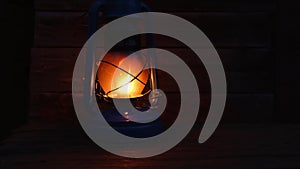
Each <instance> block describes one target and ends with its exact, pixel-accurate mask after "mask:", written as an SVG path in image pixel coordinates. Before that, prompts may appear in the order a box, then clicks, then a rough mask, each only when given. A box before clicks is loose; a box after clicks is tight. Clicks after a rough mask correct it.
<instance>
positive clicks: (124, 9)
mask: <svg viewBox="0 0 300 169" xmlns="http://www.w3.org/2000/svg"><path fill="white" fill-rule="evenodd" d="M149 10H150V9H149V7H148V6H146V5H145V4H144V3H142V2H141V1H139V0H96V1H94V2H93V4H92V5H91V7H90V10H89V25H88V28H89V30H88V36H89V37H91V36H92V35H93V33H95V32H96V31H97V29H98V28H99V27H100V26H99V25H100V24H99V23H102V24H106V23H108V22H111V21H113V20H115V19H117V18H119V17H122V16H125V15H130V14H134V13H139V12H147V11H149ZM100 12H102V16H100V17H99V13H100ZM100 18H102V19H100ZM132 19H133V20H135V21H136V22H134V23H136V25H131V26H129V27H128V26H125V27H124V28H121V29H141V27H140V25H139V24H140V23H141V22H140V18H132ZM100 21H101V22H100ZM104 36H105V35H104ZM144 37H145V38H144V41H146V42H144V41H143V35H135V36H131V37H129V38H126V39H124V40H122V41H120V42H119V43H117V44H116V45H115V46H114V47H113V48H111V49H110V50H109V52H108V53H106V54H105V56H103V57H102V59H101V60H94V61H95V62H96V63H95V64H96V65H97V66H98V70H97V71H96V72H95V74H94V75H93V76H94V77H95V78H92V81H93V82H92V84H93V85H92V86H93V88H94V92H95V96H96V100H97V103H98V107H99V109H100V110H101V113H102V115H103V116H104V117H105V119H106V121H107V122H108V123H109V124H110V125H111V126H112V127H113V128H114V129H115V130H117V131H119V132H121V133H122V134H125V135H128V136H131V137H151V136H154V135H157V134H159V133H160V132H162V130H163V128H162V124H161V121H160V119H159V118H158V119H156V120H154V121H152V122H150V123H137V122H133V121H131V120H130V118H127V117H129V116H131V110H130V109H128V110H125V111H124V112H119V111H118V110H117V109H116V107H115V106H114V102H113V100H115V99H117V100H118V101H121V102H122V100H123V99H130V101H131V103H132V105H133V107H134V108H135V109H137V110H138V111H141V112H147V110H149V109H151V108H153V105H155V104H154V102H157V100H158V98H159V94H157V95H153V92H151V91H153V90H154V89H157V88H158V86H157V85H158V83H157V73H156V70H155V69H154V64H155V63H154V62H153V57H154V56H149V55H147V54H145V55H142V54H134V52H136V51H138V50H140V49H142V44H143V43H145V47H147V48H149V47H150V48H152V47H154V38H153V35H152V34H146V35H144ZM104 44H105V37H104ZM104 47H105V45H104ZM128 56H130V57H128ZM90 60H91V59H90V58H87V61H90ZM144 68H147V69H144ZM87 69H90V68H89V67H87ZM150 93H151V94H152V95H151V96H149V94H150ZM149 98H150V99H149ZM151 98H152V99H151ZM150 102H152V103H150Z"/></svg>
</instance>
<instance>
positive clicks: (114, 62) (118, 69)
mask: <svg viewBox="0 0 300 169" xmlns="http://www.w3.org/2000/svg"><path fill="white" fill-rule="evenodd" d="M145 63H146V58H145V57H142V56H130V57H127V55H125V54H122V53H120V52H110V53H108V54H106V55H105V56H104V58H103V60H102V62H101V63H100V65H99V69H98V73H97V78H98V80H99V83H100V85H101V87H102V89H103V91H104V92H105V93H106V94H107V97H111V98H136V97H140V96H142V92H143V89H144V88H145V84H146V83H147V80H148V75H149V72H148V71H147V70H144V71H142V70H143V67H144V66H145Z"/></svg>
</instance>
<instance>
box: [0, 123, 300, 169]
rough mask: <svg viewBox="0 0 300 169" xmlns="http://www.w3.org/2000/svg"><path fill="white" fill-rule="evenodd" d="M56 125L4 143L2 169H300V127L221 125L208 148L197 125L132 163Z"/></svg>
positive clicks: (22, 132)
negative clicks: (154, 153)
mask: <svg viewBox="0 0 300 169" xmlns="http://www.w3.org/2000/svg"><path fill="white" fill-rule="evenodd" d="M56 124H57V123H56ZM56 124H55V122H52V123H45V122H42V121H41V122H40V124H33V123H31V125H28V126H24V127H23V128H20V129H19V130H17V131H15V132H14V133H13V135H12V136H11V137H10V138H8V139H6V140H4V141H2V142H1V144H2V146H1V147H0V168H1V169H25V168H28V169H35V168H36V169H40V168H45V169H57V168H59V169H70V168H72V169H77V168H78V169H83V168H84V169H90V168H101V169H104V168H107V169H121V168H122V169H124V168H128V169H132V168H137V169H148V168H149V169H150V168H151V169H161V168H168V169H177V168H178V169H182V168H186V169H200V168H212V169H215V168H220V169H228V168H232V169H282V168H285V169H296V168H300V163H299V160H300V154H299V152H300V146H299V142H300V137H299V136H300V126H299V125H288V124H282V125H272V124H264V125H262V124H261V125H258V124H256V125H255V124H239V125H224V124H222V123H221V124H220V126H219V127H218V129H217V130H216V132H215V133H214V135H213V136H212V137H211V138H210V139H209V140H208V141H207V142H205V143H204V144H198V143H197V137H198V136H199V132H200V130H199V129H200V128H199V127H198V126H197V125H196V126H195V127H194V128H193V130H192V131H191V132H190V134H189V135H188V136H187V137H186V138H185V139H184V140H183V142H181V143H180V144H178V145H177V146H175V147H174V148H173V149H172V150H170V151H168V152H166V153H164V154H161V155H158V156H155V157H151V158H145V159H130V158H123V157H119V156H116V155H113V154H110V153H108V152H106V151H105V150H103V149H102V148H100V147H98V146H97V145H96V144H94V143H93V142H92V141H91V140H90V139H89V138H88V137H87V136H86V135H85V133H84V132H83V131H82V129H81V128H80V127H79V126H78V125H69V124H67V123H65V124H61V123H60V124H59V125H56ZM158 144H159V143H158Z"/></svg>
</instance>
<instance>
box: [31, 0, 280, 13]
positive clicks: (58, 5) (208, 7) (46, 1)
mask: <svg viewBox="0 0 300 169" xmlns="http://www.w3.org/2000/svg"><path fill="white" fill-rule="evenodd" d="M92 2H93V0H85V1H81V0H64V1H52V0H36V1H35V9H36V10H39V11H43V10H44V11H45V10H46V11H87V10H88V8H89V6H90V5H91V3H92ZM143 2H145V3H146V4H147V5H148V6H149V7H150V8H151V9H152V10H153V11H158V12H165V11H266V10H273V9H274V8H276V3H275V2H274V1H272V0H262V1H259V0H252V1H250V0H246V1H238V0H229V1H228V0H226V1H225V0H223V1H220V0H213V1H212V0H202V1H194V0H186V1H171V0H164V1H153V0H144V1H143Z"/></svg>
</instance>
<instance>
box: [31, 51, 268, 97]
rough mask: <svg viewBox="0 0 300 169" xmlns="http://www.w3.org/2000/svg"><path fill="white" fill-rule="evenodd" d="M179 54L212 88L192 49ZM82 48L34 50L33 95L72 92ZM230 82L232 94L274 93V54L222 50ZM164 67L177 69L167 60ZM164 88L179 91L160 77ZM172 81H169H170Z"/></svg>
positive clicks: (201, 83) (206, 86)
mask: <svg viewBox="0 0 300 169" xmlns="http://www.w3.org/2000/svg"><path fill="white" fill-rule="evenodd" d="M166 50H170V51H171V52H173V53H175V54H176V55H177V56H179V57H180V58H182V59H183V60H184V61H185V62H186V64H187V65H189V66H190V68H191V70H192V71H193V73H194V75H195V77H196V79H197V80H198V82H199V88H200V90H201V91H208V90H209V89H210V86H209V82H208V75H207V73H206V71H205V68H204V66H203V64H202V63H201V61H200V60H199V59H198V58H197V57H196V56H195V55H194V54H193V52H191V51H190V50H188V49H174V48H170V49H166ZM79 51H80V49H79V48H34V49H33V50H32V56H31V69H30V70H31V72H30V79H31V80H30V81H31V83H30V88H31V92H70V91H71V84H72V73H73V69H74V65H75V62H76V58H77V57H78V54H79ZM219 53H220V57H221V59H222V61H223V64H224V67H225V71H226V76H227V80H228V90H229V92H244V93H247V92H271V91H272V90H273V82H274V75H273V73H272V72H271V70H272V65H271V64H269V60H270V53H269V52H268V51H266V50H261V49H249V50H238V49H236V50H234V49H220V50H219ZM158 62H160V63H162V64H167V65H171V66H173V67H177V66H178V65H176V64H174V63H171V62H170V61H168V60H164V58H159V59H158ZM159 78H160V79H163V80H160V81H159V82H160V86H161V88H163V89H166V90H167V91H169V92H171V91H173V92H174V91H176V90H177V87H176V85H174V84H175V81H173V80H172V79H169V77H168V76H166V74H162V73H160V74H159ZM166 79H169V80H166Z"/></svg>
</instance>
